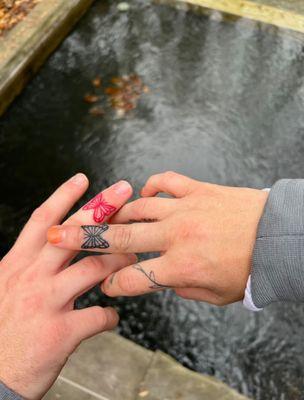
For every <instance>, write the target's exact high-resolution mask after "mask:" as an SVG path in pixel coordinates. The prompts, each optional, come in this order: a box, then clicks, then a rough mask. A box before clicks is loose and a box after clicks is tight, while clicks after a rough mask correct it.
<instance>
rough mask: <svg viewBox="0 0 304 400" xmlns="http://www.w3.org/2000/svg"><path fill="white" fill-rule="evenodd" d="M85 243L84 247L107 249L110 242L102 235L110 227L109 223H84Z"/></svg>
mask: <svg viewBox="0 0 304 400" xmlns="http://www.w3.org/2000/svg"><path fill="white" fill-rule="evenodd" d="M81 228H82V229H83V230H84V240H85V241H84V243H83V245H82V246H81V248H82V249H107V248H108V247H110V245H109V243H108V242H107V241H106V240H105V239H104V238H103V237H102V234H103V233H104V232H105V231H107V230H108V229H109V225H108V224H102V225H83V226H82V227H81Z"/></svg>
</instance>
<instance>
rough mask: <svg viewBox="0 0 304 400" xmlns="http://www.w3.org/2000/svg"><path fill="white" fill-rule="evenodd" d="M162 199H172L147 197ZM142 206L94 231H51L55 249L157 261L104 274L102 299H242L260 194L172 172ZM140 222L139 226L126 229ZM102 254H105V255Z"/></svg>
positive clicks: (158, 180) (156, 180) (146, 191)
mask: <svg viewBox="0 0 304 400" xmlns="http://www.w3.org/2000/svg"><path fill="white" fill-rule="evenodd" d="M161 192H162V193H166V194H168V195H170V196H171V198H159V197H154V196H156V195H157V194H158V193H161ZM142 196H143V198H142V199H139V200H136V201H134V202H132V203H129V204H127V205H125V206H124V207H123V208H122V209H121V210H120V211H119V212H118V213H117V214H116V215H115V216H114V217H113V218H112V219H111V223H112V224H111V225H104V226H103V227H102V228H100V229H99V231H95V232H93V231H92V229H93V228H92V227H86V226H82V227H79V226H66V227H63V226H61V227H57V228H54V229H55V230H56V229H57V232H58V237H60V240H59V241H58V242H57V244H56V245H57V246H59V247H66V248H71V249H79V248H81V247H82V248H87V249H92V250H93V249H94V250H95V251H96V250H99V251H107V252H112V253H116V252H117V253H122V252H124V253H125V252H127V253H129V252H151V251H153V252H154V251H159V252H160V253H161V256H160V257H159V258H155V259H152V260H148V261H144V262H141V263H140V264H138V263H137V264H134V265H132V266H128V267H127V268H124V269H121V270H120V271H118V272H114V273H113V274H111V275H110V276H109V277H108V278H107V279H106V280H104V282H103V284H102V290H103V291H104V292H105V293H106V294H107V295H108V296H123V295H124V296H134V295H139V294H143V293H148V292H153V291H155V290H161V289H165V288H173V289H174V290H175V291H176V293H177V294H178V295H180V296H182V297H184V298H187V299H194V300H202V301H206V302H209V303H213V304H217V305H224V304H228V303H232V302H235V301H238V300H241V299H242V298H243V297H244V292H245V287H246V282H247V279H248V276H249V273H250V267H251V257H252V251H253V247H254V243H255V239H256V231H257V226H258V223H259V220H260V218H261V215H262V212H263V209H264V206H265V203H266V200H267V196H268V194H267V193H266V192H263V191H260V190H254V189H247V188H232V187H224V186H218V185H212V184H207V183H201V182H198V181H195V180H192V179H190V178H187V177H185V176H182V175H178V174H176V173H173V172H167V173H163V174H159V175H154V176H152V177H151V178H150V179H149V180H148V182H147V183H146V185H145V187H144V188H143V189H142ZM130 221H132V222H134V221H139V222H140V221H142V222H141V223H132V224H128V225H123V224H126V223H128V222H130ZM104 249H105V250H104Z"/></svg>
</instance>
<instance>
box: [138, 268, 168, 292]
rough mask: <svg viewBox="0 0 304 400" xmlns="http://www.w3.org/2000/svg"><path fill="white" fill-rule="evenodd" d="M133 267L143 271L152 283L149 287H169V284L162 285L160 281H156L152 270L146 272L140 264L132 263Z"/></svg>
mask: <svg viewBox="0 0 304 400" xmlns="http://www.w3.org/2000/svg"><path fill="white" fill-rule="evenodd" d="M133 268H134V269H136V270H137V271H140V272H141V273H143V274H144V275H145V276H146V277H147V278H148V279H149V281H150V282H151V283H152V285H151V286H149V289H170V286H167V285H162V284H161V283H158V282H156V278H155V274H154V272H153V271H150V272H149V273H147V272H146V271H145V270H144V269H143V267H142V266H141V265H140V264H135V265H133Z"/></svg>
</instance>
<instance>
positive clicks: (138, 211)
mask: <svg viewBox="0 0 304 400" xmlns="http://www.w3.org/2000/svg"><path fill="white" fill-rule="evenodd" d="M148 206H149V201H148V199H147V198H142V199H139V200H137V201H136V202H135V203H134V205H133V210H134V213H135V215H136V216H137V217H138V218H142V217H144V216H145V215H146V212H147V209H148Z"/></svg>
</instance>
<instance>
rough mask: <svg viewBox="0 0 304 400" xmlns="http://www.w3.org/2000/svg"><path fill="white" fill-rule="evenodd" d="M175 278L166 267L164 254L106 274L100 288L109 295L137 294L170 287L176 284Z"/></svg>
mask: <svg viewBox="0 0 304 400" xmlns="http://www.w3.org/2000/svg"><path fill="white" fill-rule="evenodd" d="M177 280H178V278H177V277H176V276H174V274H173V273H172V270H171V269H170V268H168V265H167V259H166V256H162V257H158V258H154V259H151V260H147V261H143V262H141V263H137V264H134V265H131V266H129V267H126V268H123V269H121V270H120V271H118V272H116V273H114V274H112V275H110V276H108V277H107V278H106V279H105V280H104V282H103V283H102V285H101V289H102V291H103V292H104V293H105V294H106V295H107V296H111V297H116V296H138V295H140V294H145V293H151V292H155V291H157V290H164V289H170V288H172V287H174V286H175V285H176V284H177Z"/></svg>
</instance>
